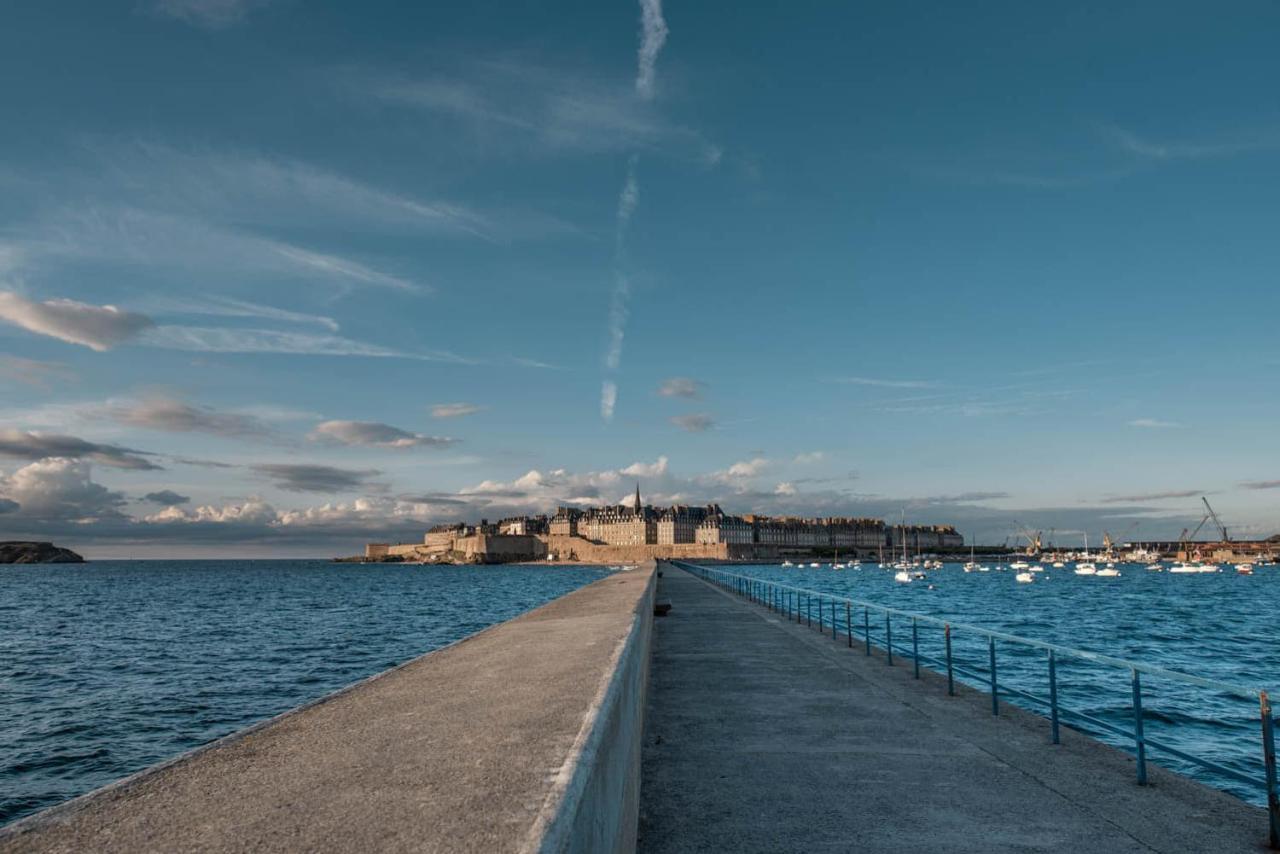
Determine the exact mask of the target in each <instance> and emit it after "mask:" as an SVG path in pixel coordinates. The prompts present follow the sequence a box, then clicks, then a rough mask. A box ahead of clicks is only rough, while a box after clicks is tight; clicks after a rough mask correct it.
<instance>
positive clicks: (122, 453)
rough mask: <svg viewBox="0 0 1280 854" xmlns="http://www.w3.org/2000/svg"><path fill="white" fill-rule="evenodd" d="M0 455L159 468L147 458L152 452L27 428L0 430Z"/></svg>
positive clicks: (131, 467) (134, 468) (153, 469)
mask: <svg viewBox="0 0 1280 854" xmlns="http://www.w3.org/2000/svg"><path fill="white" fill-rule="evenodd" d="M0 456H5V457H13V458H16V459H22V460H42V459H45V458H47V457H62V458H66V459H73V460H93V461H94V462H96V463H98V464H100V465H104V466H110V467H112V468H118V469H128V470H132V471H156V470H159V469H160V468H161V466H158V465H156V464H155V463H153V462H152V461H151V460H150V459H148V457H150V456H152V455H151V454H148V453H146V452H144V451H137V450H134V449H133V448H122V447H120V446H119V445H105V444H101V443H99V442H90V441H88V440H86V439H81V438H79V437H77V436H66V435H62V434H59V433H42V432H33V431H27V430H0Z"/></svg>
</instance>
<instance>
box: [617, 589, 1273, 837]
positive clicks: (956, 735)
mask: <svg viewBox="0 0 1280 854" xmlns="http://www.w3.org/2000/svg"><path fill="white" fill-rule="evenodd" d="M658 596H659V598H660V599H666V600H669V601H670V602H671V603H672V610H671V613H670V615H669V616H667V617H665V618H662V619H660V620H658V621H656V623H655V629H654V639H653V660H652V664H651V681H650V690H649V706H648V710H647V715H646V721H645V727H646V729H645V746H644V753H643V762H642V788H641V809H640V838H639V846H638V847H639V850H640V851H642V852H701V851H707V852H713V851H744V852H748V851H762V852H763V851H831V852H835V851H934V850H940V851H974V852H977V851H983V852H987V851H1020V852H1027V851H1089V852H1121V851H1123V852H1133V851H1171V852H1172V851H1179V852H1198V853H1199V854H1203V852H1216V851H1260V850H1263V849H1264V848H1265V842H1266V827H1267V820H1266V813H1265V812H1264V811H1263V810H1261V809H1258V808H1255V807H1251V806H1249V805H1247V804H1245V803H1243V802H1241V801H1239V800H1237V799H1235V798H1233V797H1231V796H1229V795H1226V794H1224V793H1222V792H1218V791H1216V790H1213V789H1210V788H1208V787H1206V786H1202V785H1200V784H1198V783H1195V782H1193V781H1191V780H1188V779H1186V778H1183V777H1180V776H1177V775H1175V774H1172V773H1169V772H1165V771H1163V770H1162V769H1159V768H1156V767H1154V766H1152V767H1151V778H1150V779H1151V785H1149V786H1146V787H1139V786H1138V785H1137V784H1136V783H1135V782H1134V763H1133V760H1132V758H1130V757H1129V756H1128V755H1127V754H1124V753H1121V752H1120V751H1117V750H1114V749H1112V748H1110V747H1107V746H1105V745H1102V744H1100V743H1098V742H1096V741H1093V740H1092V739H1089V738H1087V737H1085V736H1082V735H1079V734H1076V733H1074V732H1070V731H1068V730H1066V729H1065V728H1064V731H1063V739H1062V742H1063V743H1062V744H1061V745H1059V746H1053V745H1051V744H1050V743H1049V737H1048V725H1047V722H1046V721H1044V720H1043V719H1041V718H1038V717H1036V716H1034V715H1031V714H1028V713H1025V712H1021V711H1019V710H1017V709H1014V708H1012V707H1010V706H1008V705H1007V704H1006V705H1004V706H1003V707H1002V710H1001V715H1000V716H999V717H993V716H992V714H991V706H990V699H989V696H988V695H985V694H978V693H977V692H974V691H971V690H968V689H959V690H958V696H956V697H948V696H947V694H946V687H945V679H943V678H940V677H937V676H935V675H933V674H924V678H922V679H921V680H920V681H916V680H915V679H913V678H912V668H911V666H910V663H909V662H902V661H898V662H897V666H895V667H888V666H886V664H885V660H884V658H883V657H882V656H881V655H880V654H879V653H876V654H874V655H873V656H871V657H867V656H866V655H865V654H864V652H863V650H862V648H861V647H860V646H855V648H854V649H849V648H848V647H847V646H846V644H845V640H844V638H843V637H841V638H840V642H839V643H836V642H834V641H833V639H832V638H831V636H830V633H829V631H828V634H826V635H820V634H818V632H817V631H816V630H815V629H809V628H805V627H802V626H797V625H796V624H795V623H793V622H789V621H787V620H786V618H784V617H783V616H781V615H779V614H775V613H773V612H771V611H769V610H767V609H765V608H763V607H761V606H757V605H754V604H750V603H747V602H744V601H743V600H741V599H738V598H735V597H734V596H732V595H731V594H729V593H728V592H726V591H723V590H720V589H718V588H716V587H713V586H712V585H710V584H707V583H705V582H703V581H701V580H699V579H697V578H695V577H694V576H692V575H689V574H688V573H686V572H684V571H682V570H679V569H676V568H675V567H671V566H664V577H663V578H661V579H660V580H659V588H658Z"/></svg>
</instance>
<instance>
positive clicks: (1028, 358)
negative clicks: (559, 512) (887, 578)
mask: <svg viewBox="0 0 1280 854" xmlns="http://www.w3.org/2000/svg"><path fill="white" fill-rule="evenodd" d="M464 5H465V8H459V7H457V4H449V5H446V4H401V3H385V4H382V3H364V4H359V5H358V6H357V5H355V4H340V3H313V2H304V0H256V1H255V0H137V2H120V3H87V2H86V3H80V4H69V3H64V4H47V3H45V4H42V3H24V4H19V5H18V6H17V7H16V8H14V9H11V10H10V11H9V13H8V14H7V16H6V17H7V25H6V27H5V28H4V30H3V31H2V32H0V70H2V71H3V74H4V78H5V79H6V80H8V81H10V85H9V86H8V87H6V103H5V112H6V116H7V118H8V120H9V121H8V122H7V126H8V128H9V129H10V132H9V133H7V134H5V135H4V138H3V140H0V191H2V192H0V401H2V402H0V537H3V536H8V537H20V536H21V537H26V536H40V537H46V538H47V537H52V538H55V539H58V540H59V541H61V542H64V543H66V544H68V545H72V546H79V547H81V548H83V549H84V550H85V551H86V552H87V553H89V554H90V555H99V556H112V555H140V556H156V555H164V554H210V555H214V554H229V553H236V554H264V555H265V554H318V555H323V554H329V553H332V552H344V551H351V550H353V549H354V548H356V547H357V546H358V545H359V544H360V543H361V542H363V541H364V540H365V539H372V538H392V539H396V538H405V539H408V538H413V537H416V536H417V535H418V534H419V533H420V531H421V530H422V529H423V528H424V527H425V526H427V525H429V524H431V523H433V522H435V521H441V520H447V519H453V518H458V517H465V518H478V517H480V516H486V517H489V518H496V517H500V516H503V515H507V514H509V513H516V512H528V511H544V510H549V509H553V508H554V506H555V505H556V504H557V503H565V502H577V503H589V502H596V501H613V500H618V499H620V498H621V497H622V496H623V495H625V494H626V493H628V492H629V491H630V490H631V489H632V488H633V487H634V483H635V481H636V480H639V481H640V482H641V486H642V488H643V489H644V491H645V493H646V496H647V497H649V498H650V499H652V500H654V501H661V502H667V501H676V500H678V501H686V502H699V503H700V502H704V501H710V500H716V501H720V502H721V503H722V504H723V505H725V506H726V507H727V508H729V509H732V510H739V511H742V512H746V511H756V512H776V513H785V512H794V513H815V514H817V513H821V514H824V515H826V514H838V515H846V514H848V515H862V514H870V515H887V516H891V517H894V518H896V517H898V516H899V514H901V513H902V512H903V511H904V509H905V512H906V515H907V517H908V518H909V519H911V520H914V521H919V522H954V523H956V524H957V525H958V526H959V527H960V528H961V529H962V531H963V532H964V533H966V534H967V535H970V536H974V537H977V539H979V541H984V542H997V543H998V542H1002V541H1003V540H1004V539H1005V538H1006V537H1008V536H1009V535H1010V534H1011V533H1012V532H1013V531H1014V530H1015V528H1016V527H1018V526H1019V525H1020V524H1025V525H1031V526H1034V527H1042V528H1044V529H1045V530H1046V531H1047V530H1048V529H1051V528H1055V529H1057V530H1058V531H1060V532H1065V533H1060V534H1059V535H1058V536H1057V539H1059V540H1060V541H1063V542H1073V543H1074V542H1080V540H1081V538H1082V536H1083V532H1085V531H1089V532H1090V534H1091V537H1092V538H1094V539H1095V540H1096V538H1100V537H1101V532H1102V531H1103V530H1104V529H1105V530H1110V531H1112V532H1113V533H1119V532H1121V531H1126V530H1127V531H1129V532H1130V535H1132V534H1134V533H1135V532H1136V533H1137V534H1139V535H1143V536H1151V537H1155V536H1174V535H1176V534H1177V532H1178V531H1179V530H1181V528H1182V527H1183V526H1184V525H1185V524H1187V523H1188V522H1190V524H1191V525H1193V526H1194V524H1195V523H1196V522H1198V521H1199V519H1200V511H1199V510H1198V509H1197V508H1198V506H1199V505H1198V502H1199V496H1200V495H1201V494H1207V495H1209V496H1210V500H1211V501H1213V502H1214V504H1215V506H1216V507H1217V509H1218V510H1219V512H1220V513H1221V514H1222V515H1223V516H1224V517H1225V519H1226V520H1227V521H1228V523H1229V524H1231V525H1232V526H1233V527H1235V528H1236V529H1237V531H1238V532H1239V533H1240V534H1242V535H1243V534H1249V535H1269V534H1271V533H1275V532H1276V531H1278V530H1280V520H1278V519H1277V513H1276V508H1277V504H1278V502H1277V499H1278V498H1280V491H1278V489H1280V458H1277V453H1276V444H1275V438H1274V436H1275V434H1276V431H1275V428H1274V427H1273V424H1274V423H1275V421H1276V417H1277V415H1278V414H1280V398H1278V397H1277V395H1276V394H1275V391H1276V388H1275V387H1276V376H1277V367H1278V366H1280V348H1278V347H1277V344H1276V335H1275V319H1276V317H1277V309H1278V308H1280V293H1278V289H1277V287H1276V285H1277V280H1276V270H1277V269H1278V267H1280V264H1278V263H1277V262H1280V241H1277V240H1276V222H1277V213H1280V210H1278V208H1280V202H1278V201H1277V200H1278V199H1280V156H1278V155H1280V105H1278V104H1277V101H1276V98H1275V94H1274V91H1273V90H1274V81H1275V80H1276V79H1277V77H1278V76H1280V75H1278V72H1280V57H1278V55H1277V52H1276V51H1275V50H1274V33H1275V32H1276V28H1277V25H1280V10H1278V9H1277V7H1276V6H1275V5H1274V4H1271V3H1262V2H1241V3H1238V4H1233V6H1232V13H1231V14H1229V15H1226V14H1216V15H1215V14H1212V11H1211V10H1208V9H1206V8H1205V7H1204V6H1203V5H1202V4H1190V3H1168V2H1162V3H1131V4H1124V5H1123V6H1122V7H1117V6H1116V4H1101V3H1099V4H1077V5H1075V6H1073V7H1071V8H1061V7H1054V6H1048V5H1045V4H1026V3H984V4H977V5H976V6H973V7H970V8H961V7H959V6H956V5H955V4H941V3H938V4H915V5H910V6H907V5H903V4H867V3H812V4H792V5H793V6H795V7H796V8H791V7H788V8H786V9H785V10H783V9H780V8H774V7H768V6H765V5H760V6H759V7H756V6H754V5H746V6H744V5H742V4H716V3H697V4H693V3H670V2H668V3H667V4H666V5H665V6H664V5H662V4H660V3H659V2H658V0H646V2H645V3H636V2H630V3H628V2H618V3H609V4H600V3H558V4H553V3H533V2H517V3H512V2H502V3H487V2H476V3H470V4H464ZM148 496H149V497H148Z"/></svg>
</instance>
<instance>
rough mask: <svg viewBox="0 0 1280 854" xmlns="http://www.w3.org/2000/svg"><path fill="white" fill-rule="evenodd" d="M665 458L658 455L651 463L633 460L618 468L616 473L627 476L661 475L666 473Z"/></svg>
mask: <svg viewBox="0 0 1280 854" xmlns="http://www.w3.org/2000/svg"><path fill="white" fill-rule="evenodd" d="M667 462H668V460H667V458H666V457H658V459H657V460H655V461H654V462H652V463H641V462H635V463H632V464H631V465H629V466H627V467H626V468H624V469H619V470H618V473H619V474H623V475H626V476H627V477H662V476H663V475H664V474H666V473H667Z"/></svg>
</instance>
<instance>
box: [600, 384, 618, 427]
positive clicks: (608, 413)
mask: <svg viewBox="0 0 1280 854" xmlns="http://www.w3.org/2000/svg"><path fill="white" fill-rule="evenodd" d="M617 405H618V385H617V383H614V382H612V381H610V380H605V381H604V383H603V384H602V385H601V386H600V417H601V418H603V419H604V420H605V421H612V420H613V410H614V408H615V407H616V406H617Z"/></svg>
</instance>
